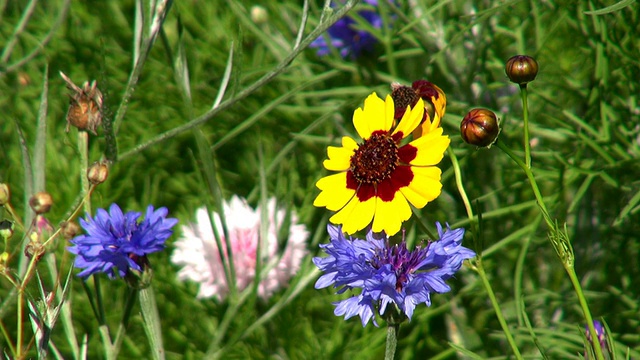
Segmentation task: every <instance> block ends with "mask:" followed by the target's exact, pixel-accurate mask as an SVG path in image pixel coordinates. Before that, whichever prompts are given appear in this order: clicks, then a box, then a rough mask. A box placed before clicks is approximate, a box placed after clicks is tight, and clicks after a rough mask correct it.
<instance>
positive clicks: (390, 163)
mask: <svg viewBox="0 0 640 360" xmlns="http://www.w3.org/2000/svg"><path fill="white" fill-rule="evenodd" d="M424 110H425V106H424V103H423V101H422V99H418V101H417V103H416V104H415V106H413V108H411V107H410V106H408V107H407V108H406V111H405V112H404V114H403V116H402V119H401V120H400V121H399V123H398V125H397V126H396V127H395V128H394V122H395V119H394V114H395V109H394V103H393V99H392V97H391V96H387V98H386V99H385V100H384V101H383V100H382V99H381V98H379V97H378V95H377V94H376V93H373V94H371V95H369V97H368V98H367V99H366V100H365V101H364V108H358V109H357V110H356V111H355V112H354V114H353V125H354V126H355V128H356V131H357V132H358V135H360V137H361V138H362V139H363V141H362V142H361V143H357V142H356V141H355V140H354V139H352V138H350V137H348V136H345V137H343V138H342V147H333V146H330V147H328V148H327V154H328V157H329V159H327V160H325V161H324V163H323V164H324V167H325V168H326V169H327V170H331V171H338V173H337V174H333V175H329V176H326V177H324V178H322V179H320V180H318V182H317V183H316V186H317V187H318V188H319V189H320V194H319V195H318V197H317V198H316V199H315V201H314V202H313V205H315V206H318V207H326V208H327V209H329V210H331V211H337V212H336V213H335V214H334V215H333V216H332V217H331V218H330V221H331V222H332V223H334V224H341V225H342V231H344V232H346V233H347V234H353V233H355V232H356V231H359V230H362V229H364V228H365V227H366V226H367V225H369V224H370V223H371V221H372V220H373V225H372V230H373V231H374V232H382V231H384V232H385V233H386V234H387V235H394V234H396V233H397V232H398V231H399V230H400V225H401V224H402V222H403V221H406V220H408V219H409V217H411V208H410V206H409V204H411V205H413V206H414V207H416V208H418V209H420V208H422V207H424V206H425V205H426V204H427V203H428V202H429V201H432V200H434V199H435V198H436V197H438V195H440V191H441V189H442V184H441V183H440V176H441V173H442V172H441V171H440V169H439V168H438V167H437V166H436V165H437V164H438V163H439V162H440V160H442V157H443V156H444V152H445V150H446V149H447V146H449V142H450V140H449V137H448V136H444V135H442V128H441V127H436V128H434V129H430V131H429V132H428V133H425V134H424V135H423V136H422V137H420V138H417V139H415V140H413V141H411V142H408V143H406V144H401V141H402V140H403V139H404V138H406V137H408V136H409V135H410V134H411V132H412V131H414V130H415V129H416V128H417V127H418V126H419V125H420V123H421V121H422V120H423V114H424Z"/></svg>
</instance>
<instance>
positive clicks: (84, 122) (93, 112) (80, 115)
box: [60, 72, 103, 135]
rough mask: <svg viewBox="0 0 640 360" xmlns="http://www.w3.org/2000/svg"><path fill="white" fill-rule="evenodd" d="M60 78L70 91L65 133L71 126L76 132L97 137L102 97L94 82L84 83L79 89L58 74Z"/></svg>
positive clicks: (100, 122)
mask: <svg viewBox="0 0 640 360" xmlns="http://www.w3.org/2000/svg"><path fill="white" fill-rule="evenodd" d="M60 76H62V79H64V81H65V82H66V83H67V88H69V90H71V91H72V94H70V95H69V97H70V100H69V110H68V112H67V127H66V131H67V132H69V126H70V125H73V126H75V127H77V128H78V130H84V131H90V132H91V133H92V134H94V135H97V132H96V130H97V129H98V127H99V126H100V125H101V124H102V101H103V97H102V92H101V91H100V89H98V87H97V84H96V81H95V80H94V81H92V82H91V83H89V82H88V81H85V82H84V83H83V84H82V88H80V87H78V86H77V85H76V84H74V83H73V82H72V81H71V79H69V77H68V76H67V75H66V74H64V73H63V72H60Z"/></svg>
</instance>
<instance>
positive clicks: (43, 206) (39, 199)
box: [29, 191, 53, 215]
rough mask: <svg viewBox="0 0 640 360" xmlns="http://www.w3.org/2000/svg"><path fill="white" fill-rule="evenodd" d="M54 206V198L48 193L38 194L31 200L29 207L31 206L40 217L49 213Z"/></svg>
mask: <svg viewBox="0 0 640 360" xmlns="http://www.w3.org/2000/svg"><path fill="white" fill-rule="evenodd" d="M52 204H53V198H52V197H51V194H49V193H48V192H46V191H41V192H39V193H36V194H34V195H33V196H32V197H31V199H29V206H31V209H33V211H34V212H35V213H36V214H38V215H39V214H45V213H48V212H49V210H51V205H52Z"/></svg>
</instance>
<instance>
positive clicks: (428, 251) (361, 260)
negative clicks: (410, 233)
mask: <svg viewBox="0 0 640 360" xmlns="http://www.w3.org/2000/svg"><path fill="white" fill-rule="evenodd" d="M436 227H437V229H438V235H439V237H440V239H439V240H437V241H430V242H428V243H427V244H426V245H425V246H424V247H421V246H417V247H416V248H415V249H414V250H412V251H410V250H408V249H407V244H406V242H405V241H404V240H403V241H402V242H401V243H400V244H397V245H391V244H390V243H389V240H388V238H385V237H382V238H379V237H376V236H375V234H374V233H373V232H371V231H369V233H368V234H367V237H366V240H360V239H353V238H346V237H345V236H344V234H343V233H342V231H341V229H340V228H339V227H336V226H332V225H329V226H327V230H328V232H329V236H330V237H331V242H330V243H329V244H324V245H322V244H321V245H320V247H321V248H322V249H323V250H324V252H326V253H327V255H329V256H327V257H324V258H321V257H316V258H314V259H313V263H314V264H315V265H316V266H317V267H318V268H319V269H320V270H321V271H322V272H324V274H323V275H322V276H321V277H320V278H319V279H318V281H317V282H316V284H315V288H316V289H322V288H325V287H328V286H331V285H333V287H334V288H338V293H339V294H341V293H344V292H346V291H349V290H354V289H360V293H359V294H355V295H354V296H352V297H349V298H347V299H345V300H341V301H338V302H336V303H334V305H336V308H335V310H334V314H335V315H336V316H343V315H344V317H345V319H349V318H351V317H353V316H355V315H359V316H360V319H361V321H362V326H365V325H367V323H368V322H369V320H371V319H373V323H374V325H376V326H377V323H376V320H375V318H374V314H375V313H376V312H377V313H378V314H380V315H383V314H384V313H385V311H386V309H387V306H389V305H392V306H396V307H397V309H398V310H399V311H400V312H401V313H402V314H404V315H405V316H406V317H407V318H408V319H409V320H411V317H412V316H413V312H414V310H415V307H416V305H419V304H421V303H424V304H426V305H427V306H430V305H431V294H433V293H445V292H448V291H450V290H451V288H450V287H449V285H447V284H446V282H445V281H446V280H447V279H449V278H451V277H452V276H454V274H455V273H456V272H457V271H458V270H459V269H460V267H461V266H462V262H463V261H464V260H466V259H470V258H472V257H474V256H475V253H474V252H473V251H471V250H469V249H467V248H465V247H464V246H462V245H461V243H462V237H463V236H464V229H455V230H451V229H450V228H449V227H448V226H447V229H446V230H443V229H442V226H441V225H440V223H436Z"/></svg>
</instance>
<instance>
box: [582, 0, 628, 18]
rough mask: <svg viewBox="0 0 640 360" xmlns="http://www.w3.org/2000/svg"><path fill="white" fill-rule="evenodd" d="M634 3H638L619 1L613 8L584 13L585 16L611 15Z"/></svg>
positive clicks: (626, 0) (608, 7)
mask: <svg viewBox="0 0 640 360" xmlns="http://www.w3.org/2000/svg"><path fill="white" fill-rule="evenodd" d="M634 2H636V0H622V1H619V2H617V3H615V4H613V5H611V6H607V7H606V8H602V9H599V10H593V11H583V13H584V14H585V15H604V14H609V13H612V12H614V11H618V10H621V9H624V8H626V7H627V6H629V5H631V4H633V3H634Z"/></svg>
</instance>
